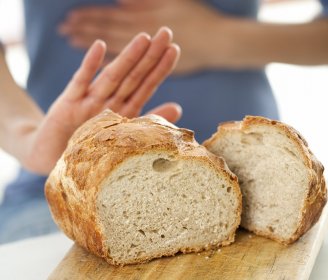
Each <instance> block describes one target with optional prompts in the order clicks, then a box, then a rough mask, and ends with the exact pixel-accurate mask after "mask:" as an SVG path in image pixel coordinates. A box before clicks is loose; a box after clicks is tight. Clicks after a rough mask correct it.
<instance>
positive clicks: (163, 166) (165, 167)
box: [153, 158, 178, 172]
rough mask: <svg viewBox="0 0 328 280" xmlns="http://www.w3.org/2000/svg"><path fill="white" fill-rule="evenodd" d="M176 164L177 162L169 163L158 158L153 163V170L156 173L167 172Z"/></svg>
mask: <svg viewBox="0 0 328 280" xmlns="http://www.w3.org/2000/svg"><path fill="white" fill-rule="evenodd" d="M177 164H178V161H170V160H168V159H165V158H159V159H156V160H155V161H154V162H153V169H154V170H155V171H157V172H167V171H169V170H172V169H174V168H175V167H176V166H177Z"/></svg>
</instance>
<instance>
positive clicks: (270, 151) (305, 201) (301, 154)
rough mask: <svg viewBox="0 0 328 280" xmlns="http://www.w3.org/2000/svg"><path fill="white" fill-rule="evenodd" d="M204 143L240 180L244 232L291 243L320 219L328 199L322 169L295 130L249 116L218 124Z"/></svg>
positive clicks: (276, 122) (271, 121)
mask: <svg viewBox="0 0 328 280" xmlns="http://www.w3.org/2000/svg"><path fill="white" fill-rule="evenodd" d="M204 145H205V147H206V148H207V149H208V150H209V151H211V152H213V153H215V154H216V155H220V156H222V157H224V159H225V160H226V162H227V164H228V166H229V168H230V169H231V170H232V171H233V172H234V173H235V174H236V175H237V177H238V179H239V184H240V188H241V191H242V195H243V210H242V221H241V225H242V226H243V227H244V228H246V229H248V230H250V231H253V232H255V233H256V234H259V235H262V236H265V237H269V238H271V239H274V240H276V241H278V242H281V243H283V244H289V243H292V242H294V241H295V240H297V239H298V238H299V237H300V236H301V235H303V234H304V233H305V232H306V231H308V230H309V229H310V228H311V226H312V225H314V224H315V223H316V221H317V220H318V219H319V217H320V214H321V212H322V209H323V207H324V205H325V203H326V200H327V197H326V186H325V180H324V177H323V170H324V169H323V166H322V165H321V163H320V162H319V161H318V160H317V159H316V158H315V156H314V155H313V154H312V153H311V151H310V150H309V148H308V145H307V143H306V141H305V140H304V138H303V137H302V136H301V135H300V134H299V133H298V132H297V131H296V130H295V129H293V128H292V127H290V126H288V125H286V124H283V123H281V122H278V121H273V120H269V119H266V118H263V117H252V116H247V117H245V118H244V120H243V121H242V122H229V123H223V124H221V125H219V127H218V131H217V133H215V134H214V135H213V136H212V137H211V138H210V139H209V140H207V141H205V142H204Z"/></svg>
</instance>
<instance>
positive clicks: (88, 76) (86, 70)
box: [64, 40, 106, 100]
mask: <svg viewBox="0 0 328 280" xmlns="http://www.w3.org/2000/svg"><path fill="white" fill-rule="evenodd" d="M105 53H106V44H105V43H104V42H103V41H101V40H97V41H96V42H94V44H93V45H92V46H91V47H90V49H89V51H88V52H87V53H86V55H85V56H84V59H83V61H82V63H81V66H80V68H79V69H78V70H77V71H76V72H75V74H74V76H73V78H72V80H71V81H70V83H69V84H68V86H67V87H66V89H65V91H64V96H65V97H66V98H69V99H71V100H76V99H78V98H80V97H82V96H84V95H85V94H86V93H87V90H88V88H89V86H90V84H91V82H92V79H93V78H94V76H95V75H96V73H97V71H98V69H99V67H100V66H101V64H102V61H103V59H104V56H105Z"/></svg>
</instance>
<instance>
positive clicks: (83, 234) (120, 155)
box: [45, 110, 241, 264]
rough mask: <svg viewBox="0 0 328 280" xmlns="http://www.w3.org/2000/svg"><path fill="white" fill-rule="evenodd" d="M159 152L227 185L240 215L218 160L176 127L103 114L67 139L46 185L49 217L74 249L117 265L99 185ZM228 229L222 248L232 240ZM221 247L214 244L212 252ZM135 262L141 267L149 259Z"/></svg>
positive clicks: (231, 179) (226, 171)
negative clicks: (128, 162) (127, 164)
mask: <svg viewBox="0 0 328 280" xmlns="http://www.w3.org/2000/svg"><path fill="white" fill-rule="evenodd" d="M157 151H165V152H169V153H170V154H171V155H173V156H174V157H178V158H182V159H192V160H199V161H202V162H203V163H204V164H206V165H208V166H209V167H210V168H213V169H214V170H215V171H216V172H217V173H218V174H220V176H222V175H223V176H225V178H226V179H227V180H228V181H229V182H230V183H231V185H232V186H233V188H234V192H235V193H236V194H238V199H239V208H238V212H237V215H239V217H240V214H241V193H240V189H239V185H238V181H237V177H236V176H235V175H234V174H233V173H232V172H231V171H230V170H229V169H228V167H227V165H226V164H225V162H224V160H223V159H222V158H219V157H217V156H215V155H213V154H211V153H209V152H208V151H207V150H206V149H205V148H204V147H203V146H201V145H199V144H198V143H197V142H196V141H195V139H194V135H193V132H192V131H190V130H187V129H182V128H177V127H175V126H174V125H172V124H170V123H168V122H166V121H165V120H164V119H162V118H159V117H155V116H147V117H141V118H135V119H131V120H130V119H127V118H123V117H121V116H119V115H117V114H115V113H113V112H111V111H109V110H107V111H105V112H103V113H102V114H100V115H98V116H96V117H95V118H93V119H91V120H89V121H88V122H86V123H85V124H84V125H83V126H81V127H80V128H79V129H78V130H77V131H76V132H75V133H74V135H73V136H72V138H71V139H70V141H69V143H68V146H67V149H66V151H65V152H64V154H63V155H62V157H61V159H60V160H59V161H58V163H57V165H56V167H55V169H54V170H53V171H52V173H51V174H50V176H49V178H48V180H47V182H46V189H45V192H46V197H47V200H48V202H49V205H50V210H51V212H52V215H53V218H54V220H55V221H56V223H57V224H58V225H59V227H60V228H61V229H62V230H63V231H64V232H65V233H66V234H67V236H69V237H70V238H71V239H73V240H75V241H76V242H77V243H78V244H79V245H81V246H82V247H84V248H87V249H88V250H89V251H91V252H93V253H94V254H96V255H98V256H100V257H103V258H105V259H106V260H107V262H109V263H111V264H119V263H117V262H115V261H114V260H113V259H111V257H110V253H109V250H108V249H107V248H106V246H105V241H104V236H103V234H102V232H101V228H100V222H99V221H98V218H97V209H96V203H95V202H96V199H97V195H98V193H99V192H100V186H101V184H102V182H103V180H104V179H105V178H107V177H108V175H109V173H110V172H112V171H113V170H114V169H115V168H116V167H117V166H118V165H119V164H120V163H121V162H123V161H124V160H125V159H127V158H129V157H131V156H134V155H140V154H144V153H146V152H157ZM239 223H240V218H239V219H237V220H236V223H235V227H234V230H233V231H232V232H231V235H230V236H229V240H227V241H226V242H225V243H231V242H232V241H233V240H234V234H235V230H236V229H237V227H238V226H239ZM219 245H224V244H217V245H215V246H216V247H217V246H219ZM203 249H204V248H189V249H188V248H181V249H179V250H176V251H174V252H173V251H171V252H167V254H165V255H173V254H175V253H177V252H178V251H182V252H187V251H188V250H190V251H195V252H198V251H200V250H203ZM162 255H163V254H159V255H158V256H151V257H150V258H147V257H146V258H143V259H137V260H135V261H134V262H133V263H140V262H145V261H147V260H149V259H151V258H154V257H160V256H162Z"/></svg>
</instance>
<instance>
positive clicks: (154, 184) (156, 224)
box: [45, 111, 241, 265]
mask: <svg viewBox="0 0 328 280" xmlns="http://www.w3.org/2000/svg"><path fill="white" fill-rule="evenodd" d="M45 193H46V197H47V200H48V203H49V205H50V210H51V213H52V215H53V218H54V220H55V222H56V223H57V225H58V226H59V227H60V228H61V229H62V230H63V231H64V232H65V233H66V235H67V236H68V237H70V238H71V239H73V240H75V241H76V242H77V243H78V244H79V245H81V246H83V247H84V248H86V249H87V250H89V251H91V252H93V253H94V254H96V255H98V256H100V257H102V258H104V259H105V260H106V261H107V262H109V263H111V264H115V265H125V264H133V263H141V262H145V261H148V260H151V259H153V258H158V257H161V256H170V255H174V254H176V253H177V252H183V253H188V252H198V251H201V250H204V249H210V248H217V247H218V246H223V245H228V244H230V243H231V242H233V241H234V235H235V231H236V229H237V227H238V225H239V223H240V215H241V193H240V189H239V186H238V182H237V178H236V176H235V175H234V174H233V173H231V172H230V171H229V169H228V168H227V166H226V164H225V162H224V160H223V159H221V158H220V157H217V156H215V155H213V154H211V153H210V152H208V151H207V150H206V149H205V148H204V147H203V146H201V145H199V144H198V143H197V142H196V141H195V140H194V136H193V132H192V131H190V130H187V129H181V128H177V127H175V126H174V125H172V124H170V123H168V122H166V121H165V120H164V119H162V118H160V117H156V116H147V117H140V118H135V119H127V118H122V117H121V116H119V115H117V114H114V113H113V112H111V111H105V112H104V113H102V114H101V115H99V116H96V117H95V118H93V119H91V120H89V121H88V122H86V123H85V124H84V125H82V126H81V127H80V128H79V129H78V130H77V131H76V132H75V133H74V135H73V136H72V138H71V139H70V141H69V143H68V147H67V149H66V151H65V152H64V153H63V155H62V157H61V158H60V160H59V161H58V163H57V165H56V167H55V168H54V170H53V171H52V172H51V174H50V176H49V178H48V180H47V182H46V188H45Z"/></svg>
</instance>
